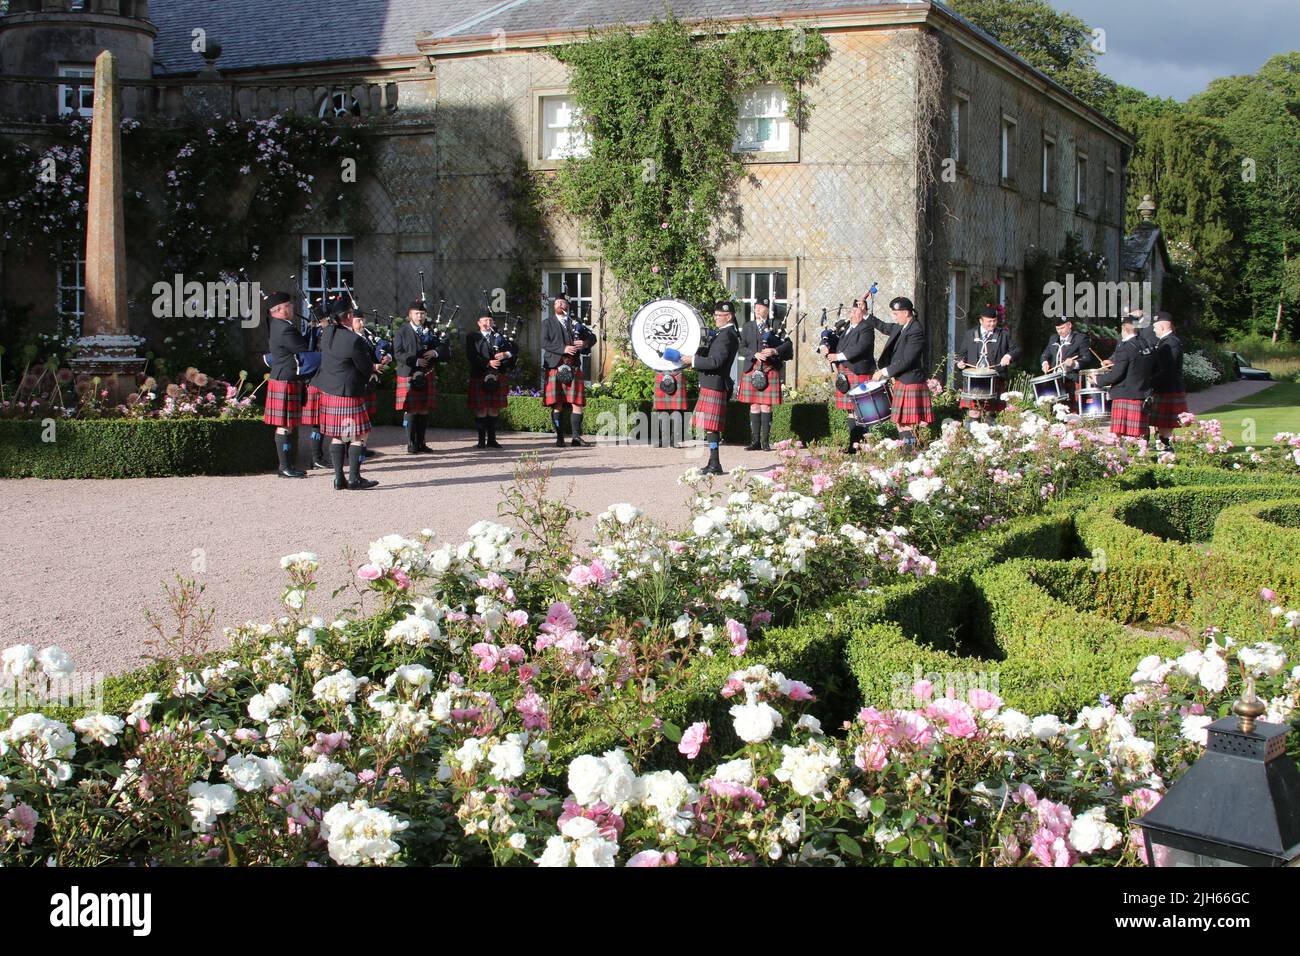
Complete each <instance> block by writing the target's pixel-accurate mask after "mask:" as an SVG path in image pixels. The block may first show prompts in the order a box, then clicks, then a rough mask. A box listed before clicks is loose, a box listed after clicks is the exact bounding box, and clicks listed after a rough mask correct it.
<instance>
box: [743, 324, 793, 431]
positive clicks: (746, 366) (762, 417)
mask: <svg viewBox="0 0 1300 956" xmlns="http://www.w3.org/2000/svg"><path fill="white" fill-rule="evenodd" d="M792 358H794V342H792V341H791V340H790V336H788V335H784V334H782V330H779V329H777V328H776V327H775V326H774V324H773V323H772V317H771V307H770V305H769V303H768V300H767V299H759V300H758V301H757V302H756V303H754V319H753V321H751V322H746V323H745V327H744V328H743V329H741V330H740V370H741V371H740V386H739V388H737V390H736V401H738V402H743V403H745V404H747V405H748V406H749V444H748V445H746V446H745V450H746V451H759V450H763V451H771V450H772V442H771V436H772V406H773V405H780V404H781V403H782V402H783V399H782V397H781V387H782V385H783V384H784V382H785V363H786V362H788V361H789V360H790V359H792ZM756 380H757V381H756ZM759 385H762V387H761V388H760V387H759Z"/></svg>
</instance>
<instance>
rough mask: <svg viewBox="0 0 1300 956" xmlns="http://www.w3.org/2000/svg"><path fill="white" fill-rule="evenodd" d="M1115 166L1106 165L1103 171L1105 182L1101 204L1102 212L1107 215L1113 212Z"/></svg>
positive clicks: (1111, 214)
mask: <svg viewBox="0 0 1300 956" xmlns="http://www.w3.org/2000/svg"><path fill="white" fill-rule="evenodd" d="M1114 194H1115V167H1114V166H1109V165H1108V166H1107V167H1106V172H1105V184H1104V186H1103V187H1102V194H1101V206H1102V212H1103V213H1105V214H1106V215H1107V216H1113V215H1114V214H1115V195H1114Z"/></svg>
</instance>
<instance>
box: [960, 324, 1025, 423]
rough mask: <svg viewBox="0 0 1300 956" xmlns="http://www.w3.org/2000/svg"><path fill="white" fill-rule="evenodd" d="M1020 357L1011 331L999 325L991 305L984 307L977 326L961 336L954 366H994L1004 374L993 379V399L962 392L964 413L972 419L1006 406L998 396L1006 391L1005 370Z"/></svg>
mask: <svg viewBox="0 0 1300 956" xmlns="http://www.w3.org/2000/svg"><path fill="white" fill-rule="evenodd" d="M1019 358H1020V346H1018V345H1016V343H1015V342H1013V341H1012V340H1011V332H1010V330H1008V329H999V328H998V310H997V309H995V308H994V307H993V306H991V305H988V306H985V307H984V311H983V312H981V313H980V324H979V328H976V329H971V330H970V331H968V332H967V333H966V336H965V338H963V339H962V344H961V348H960V349H959V350H958V352H957V367H958V368H959V369H961V368H968V367H973V368H995V369H998V370H999V371H1000V372H1002V373H1003V374H999V375H998V377H997V378H995V379H994V380H993V398H989V399H980V398H967V397H966V396H965V395H964V394H963V395H962V399H961V407H962V408H964V409H966V414H967V415H968V416H969V417H970V418H971V419H972V420H974V419H978V418H980V417H982V416H983V413H984V412H986V411H987V412H990V413H993V414H996V413H997V412H1000V411H1002V409H1004V408H1006V407H1007V403H1006V402H1005V401H1003V400H1002V399H1001V398H999V397H998V396H1000V395H1001V394H1002V393H1003V392H1004V391H1006V387H1007V379H1006V375H1005V370H1006V369H1007V368H1008V367H1009V366H1010V365H1011V363H1012V362H1015V361H1017V360H1018V359H1019Z"/></svg>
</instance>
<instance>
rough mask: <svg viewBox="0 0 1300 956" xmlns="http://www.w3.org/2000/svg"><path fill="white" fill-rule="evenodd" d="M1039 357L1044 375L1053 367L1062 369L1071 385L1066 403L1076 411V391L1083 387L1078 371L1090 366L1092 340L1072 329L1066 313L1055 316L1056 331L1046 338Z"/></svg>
mask: <svg viewBox="0 0 1300 956" xmlns="http://www.w3.org/2000/svg"><path fill="white" fill-rule="evenodd" d="M1041 359H1042V363H1043V374H1044V375H1046V374H1047V373H1048V372H1050V371H1051V370H1052V369H1054V368H1061V369H1064V371H1065V377H1066V378H1067V379H1068V380H1069V381H1070V383H1071V386H1072V387H1070V388H1068V389H1067V391H1068V392H1069V393H1070V400H1069V402H1068V403H1067V404H1069V406H1070V408H1072V409H1074V410H1075V411H1078V410H1079V396H1078V391H1079V389H1080V388H1082V387H1083V382H1082V380H1081V379H1080V377H1079V372H1080V371H1081V370H1082V369H1085V368H1092V341H1091V340H1090V339H1089V338H1088V333H1086V332H1076V331H1074V322H1073V321H1072V320H1071V319H1070V317H1069V316H1068V315H1060V316H1057V317H1056V331H1055V332H1054V333H1053V334H1052V337H1051V338H1049V339H1048V340H1047V345H1046V346H1045V347H1044V348H1043V354H1042V356H1041Z"/></svg>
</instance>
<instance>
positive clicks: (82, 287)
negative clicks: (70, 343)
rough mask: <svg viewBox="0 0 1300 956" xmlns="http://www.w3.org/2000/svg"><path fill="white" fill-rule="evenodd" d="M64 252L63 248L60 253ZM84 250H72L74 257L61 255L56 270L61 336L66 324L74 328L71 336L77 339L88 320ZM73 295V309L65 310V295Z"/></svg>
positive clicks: (55, 282)
mask: <svg viewBox="0 0 1300 956" xmlns="http://www.w3.org/2000/svg"><path fill="white" fill-rule="evenodd" d="M63 251H64V250H63V249H62V248H61V249H60V253H62V252H63ZM84 256H85V251H84V250H83V249H74V250H72V255H71V256H67V255H63V254H60V256H59V258H58V261H57V263H56V265H55V268H54V289H55V296H56V314H57V315H58V317H59V334H60V335H61V336H62V335H63V334H64V329H65V327H66V324H68V323H70V324H71V326H72V332H71V336H72V337H73V338H76V337H78V336H80V335H81V330H82V328H83V327H84V320H85V318H86V260H85V258H84ZM69 267H71V271H72V283H71V284H68V282H67V281H66V280H67V278H68V270H69ZM65 294H71V295H72V298H73V308H72V310H71V311H68V310H67V309H65V308H64V295H65Z"/></svg>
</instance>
